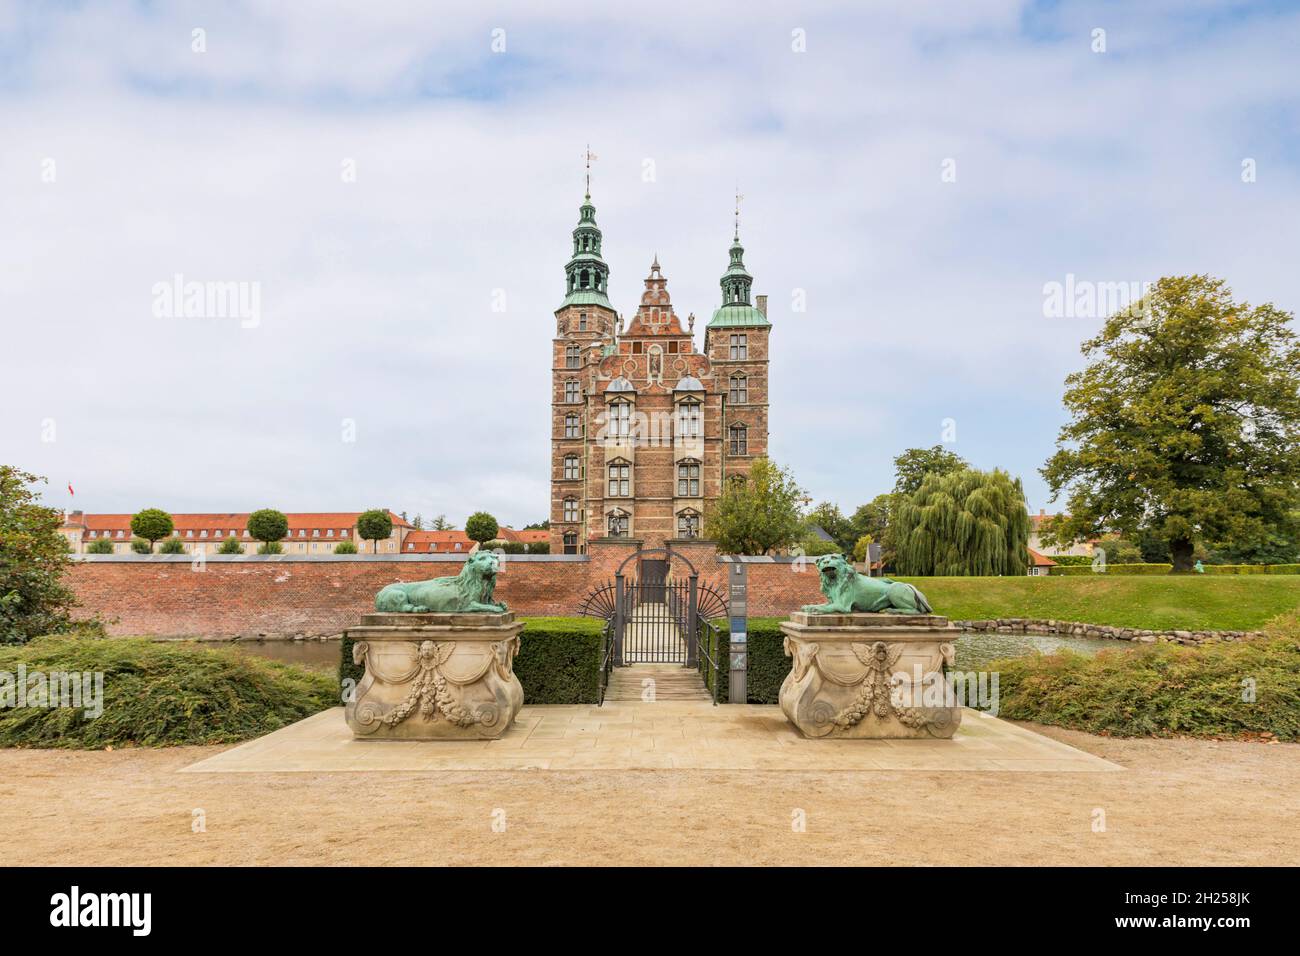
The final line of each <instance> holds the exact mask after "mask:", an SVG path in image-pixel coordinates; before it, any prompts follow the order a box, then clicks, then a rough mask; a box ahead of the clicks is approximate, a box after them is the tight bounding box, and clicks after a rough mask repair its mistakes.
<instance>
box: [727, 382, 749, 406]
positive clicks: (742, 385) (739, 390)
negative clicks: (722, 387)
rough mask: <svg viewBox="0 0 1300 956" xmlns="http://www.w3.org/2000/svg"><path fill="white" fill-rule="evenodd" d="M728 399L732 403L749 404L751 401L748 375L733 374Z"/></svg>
mask: <svg viewBox="0 0 1300 956" xmlns="http://www.w3.org/2000/svg"><path fill="white" fill-rule="evenodd" d="M727 401H728V402H730V403H731V404H732V405H747V404H748V403H749V378H748V377H747V376H745V375H733V376H731V388H730V390H729V392H728V395H727Z"/></svg>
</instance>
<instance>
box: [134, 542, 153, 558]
mask: <svg viewBox="0 0 1300 956" xmlns="http://www.w3.org/2000/svg"><path fill="white" fill-rule="evenodd" d="M131 550H132V551H134V552H135V553H136V554H153V545H152V544H150V543H149V542H148V541H146V540H145V539H144V538H132V539H131Z"/></svg>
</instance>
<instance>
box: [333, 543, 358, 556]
mask: <svg viewBox="0 0 1300 956" xmlns="http://www.w3.org/2000/svg"><path fill="white" fill-rule="evenodd" d="M334 553H335V554H356V553H357V546H356V543H355V542H352V541H340V542H339V543H338V544H336V545H334Z"/></svg>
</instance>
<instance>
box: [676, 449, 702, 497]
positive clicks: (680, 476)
mask: <svg viewBox="0 0 1300 956" xmlns="http://www.w3.org/2000/svg"><path fill="white" fill-rule="evenodd" d="M699 496H700V463H699V462H698V461H696V460H695V459H693V458H686V459H683V460H682V461H679V462H678V463H677V497H678V498H698V497H699Z"/></svg>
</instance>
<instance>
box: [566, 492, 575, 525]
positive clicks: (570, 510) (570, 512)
mask: <svg viewBox="0 0 1300 956" xmlns="http://www.w3.org/2000/svg"><path fill="white" fill-rule="evenodd" d="M564 520H565V521H577V520H578V499H577V498H565V499H564Z"/></svg>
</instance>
